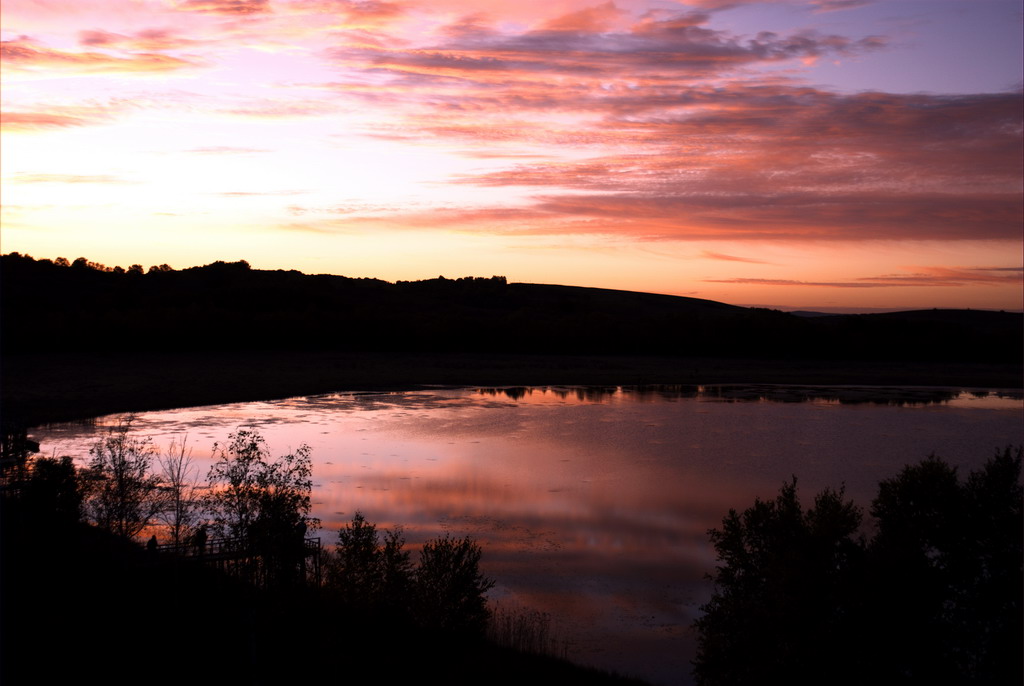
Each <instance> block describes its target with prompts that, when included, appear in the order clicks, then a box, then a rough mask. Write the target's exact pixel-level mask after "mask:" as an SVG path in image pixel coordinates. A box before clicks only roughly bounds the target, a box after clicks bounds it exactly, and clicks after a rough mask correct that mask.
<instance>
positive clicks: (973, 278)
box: [704, 267, 1024, 288]
mask: <svg viewBox="0 0 1024 686" xmlns="http://www.w3.org/2000/svg"><path fill="white" fill-rule="evenodd" d="M921 269H922V270H923V271H921V272H918V273H914V274H889V275H885V276H865V277H861V278H858V279H856V280H854V281H797V280H791V279H748V278H735V279H704V282H705V283H731V284H743V285H756V286H825V287H829V288H892V287H907V286H916V287H937V286H942V287H949V286H957V287H960V286H975V285H978V284H989V285H1013V284H1024V269H1021V268H1019V267H979V268H973V269H967V268H963V267H923V268H921ZM991 272H1007V273H997V274H992V273H991Z"/></svg>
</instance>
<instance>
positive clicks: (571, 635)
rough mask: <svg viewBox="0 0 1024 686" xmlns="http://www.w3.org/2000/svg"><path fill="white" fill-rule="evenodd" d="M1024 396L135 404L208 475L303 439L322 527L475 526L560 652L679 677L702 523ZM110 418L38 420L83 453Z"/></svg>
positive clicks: (918, 449)
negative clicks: (254, 441)
mask: <svg viewBox="0 0 1024 686" xmlns="http://www.w3.org/2000/svg"><path fill="white" fill-rule="evenodd" d="M1022 419H1024V401H1022V399H1021V396H1020V394H1019V393H1017V394H1012V395H1007V394H998V393H989V394H987V395H985V394H981V393H967V392H960V391H957V390H949V391H943V392H936V391H934V390H922V389H853V388H844V389H821V388H806V387H780V386H774V387H769V386H764V387H739V386H731V387H716V388H707V389H699V390H697V389H683V388H665V387H662V388H656V389H630V388H605V389H594V388H532V389H522V388H518V389H477V390H472V389H446V388H439V389H434V390H425V391H416V392H404V393H387V394H376V393H375V394H345V393H339V394H333V395H325V396H316V397H304V398H291V399H288V400H278V401H269V402H256V403H239V404H232V405H221V406H212V407H200V408H187V409H179V410H169V411H164V412H151V413H146V414H142V415H140V416H139V417H138V419H137V421H136V424H135V426H136V429H137V433H138V434H139V435H144V436H150V437H151V438H152V440H153V443H154V445H155V446H157V447H160V448H166V447H167V446H168V445H169V443H170V441H171V439H172V438H177V439H178V440H179V441H180V440H181V438H182V436H183V435H185V434H187V435H188V443H189V445H190V446H192V447H193V457H194V458H195V460H196V462H197V463H198V464H199V472H200V474H201V475H202V476H205V473H206V469H207V468H208V466H209V457H210V450H211V447H212V445H213V443H214V442H215V441H221V442H225V441H226V440H227V437H228V434H229V433H230V432H232V431H233V430H234V429H235V428H237V427H238V426H240V425H255V426H257V427H259V429H260V430H261V432H262V434H263V435H264V437H265V438H266V439H267V442H268V444H269V446H270V449H271V452H272V453H273V454H274V455H275V456H276V455H280V454H284V453H287V452H290V451H291V450H293V449H294V448H297V447H298V446H299V445H300V444H301V443H308V444H309V445H310V446H311V447H312V449H313V459H314V482H315V493H314V501H315V504H314V509H315V512H314V514H315V515H316V516H318V517H320V519H321V520H322V521H323V525H324V527H323V531H322V532H321V536H323V538H324V541H325V543H333V542H334V539H335V532H336V530H337V529H338V528H339V527H340V526H342V525H343V524H344V523H345V522H347V521H349V520H350V519H351V517H352V515H353V514H354V513H355V512H356V511H357V510H360V511H362V512H363V513H364V514H365V515H366V517H367V519H368V520H370V521H372V522H375V523H377V524H378V526H380V527H390V526H393V525H395V524H400V525H402V526H404V528H405V532H406V537H407V539H408V542H409V544H410V545H411V546H412V547H413V548H415V547H416V546H418V545H419V544H421V543H422V542H423V541H424V540H426V539H428V538H431V537H434V536H437V535H439V534H441V533H443V532H446V531H448V532H451V533H453V534H455V535H458V536H461V535H465V534H470V535H472V536H475V537H476V538H477V540H478V541H479V542H480V543H481V544H482V546H483V548H484V558H483V562H482V565H483V567H484V571H485V572H486V573H487V574H489V575H490V576H492V577H493V578H495V579H496V580H497V581H498V584H497V586H496V587H495V589H494V590H493V591H492V592H491V596H492V599H493V600H494V601H496V602H498V603H500V604H502V605H505V606H515V605H521V606H526V607H530V608H535V609H540V610H544V611H546V612H549V613H551V615H552V616H553V617H554V620H553V630H554V631H555V632H556V633H557V634H559V635H560V636H561V637H562V638H563V639H565V640H566V641H567V642H568V654H569V657H570V658H571V659H574V660H576V661H578V662H581V663H585V664H592V665H596V666H601V667H606V668H613V669H616V670H618V671H621V672H625V673H629V674H635V675H637V676H641V677H644V678H647V679H650V680H651V681H653V682H655V683H663V684H670V683H689V682H690V676H689V661H690V660H691V659H692V658H693V655H694V650H695V644H694V637H693V634H692V631H691V630H690V628H689V627H690V624H691V623H692V621H693V619H694V618H695V616H696V614H697V612H698V608H699V606H700V605H701V604H702V603H703V602H705V601H706V600H707V599H708V597H709V595H710V590H711V589H710V586H709V584H708V582H706V581H705V580H704V579H703V577H704V575H705V574H706V573H708V572H710V571H711V570H712V569H713V567H714V551H713V549H712V548H711V546H710V545H709V543H708V541H707V530H708V529H709V528H711V527H715V526H718V525H720V524H721V520H722V517H723V516H724V515H725V514H726V512H727V511H728V510H729V508H737V509H743V508H745V507H747V506H749V505H751V504H752V503H753V500H754V498H755V497H762V498H770V497H772V496H773V495H774V494H775V493H776V492H777V490H778V488H779V486H780V485H781V484H782V482H783V481H784V480H786V479H789V478H790V476H792V475H796V476H797V477H798V478H799V486H800V491H801V493H802V494H803V496H804V499H805V502H809V501H810V498H811V497H812V496H813V494H814V493H815V492H816V491H817V490H819V489H821V488H822V487H824V486H836V487H838V486H839V485H842V484H845V486H846V491H847V494H848V496H850V497H851V498H853V499H854V501H855V502H857V503H858V504H860V505H862V506H864V507H866V506H867V505H868V504H869V503H870V500H871V498H872V497H873V495H874V493H875V490H876V487H877V483H878V481H879V480H880V479H883V478H888V477H890V476H893V475H894V474H895V473H896V472H897V471H898V470H899V469H900V468H901V467H902V466H903V465H905V464H907V463H912V462H917V461H919V460H921V459H923V458H924V457H926V456H927V455H929V454H930V453H933V452H934V453H936V454H937V455H940V456H942V457H944V458H946V459H947V460H948V461H950V462H951V463H953V464H956V465H959V466H960V469H961V473H965V472H966V471H969V470H970V469H972V468H976V467H978V466H980V465H981V464H982V463H983V462H984V461H985V460H986V459H987V458H989V457H990V456H991V455H992V454H993V453H994V451H995V450H996V448H998V447H1002V446H1005V445H1007V444H1020V443H1022V442H1024V428H1022V426H1024V423H1022ZM115 422H116V417H105V418H100V419H99V420H97V422H96V425H95V426H92V425H81V424H79V425H56V426H50V427H45V428H40V429H38V430H36V431H35V432H34V434H33V437H34V438H35V439H36V440H38V441H40V443H41V452H42V454H46V455H49V454H52V453H56V454H58V455H63V454H69V455H73V456H75V457H76V458H78V459H80V460H82V461H83V462H84V461H85V460H86V459H87V457H88V447H89V445H90V444H91V442H92V441H94V440H95V438H96V437H97V436H98V435H99V434H100V433H102V432H103V431H105V430H106V427H107V426H109V425H110V424H112V423H115Z"/></svg>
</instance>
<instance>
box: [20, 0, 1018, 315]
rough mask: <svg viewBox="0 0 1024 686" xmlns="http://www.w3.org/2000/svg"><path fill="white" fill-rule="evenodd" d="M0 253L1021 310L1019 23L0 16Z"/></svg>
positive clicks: (207, 3) (384, 5) (137, 2)
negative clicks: (245, 264) (0, 40)
mask: <svg viewBox="0 0 1024 686" xmlns="http://www.w3.org/2000/svg"><path fill="white" fill-rule="evenodd" d="M0 26H2V38H3V63H2V76H3V80H2V110H3V114H2V165H0V171H2V189H0V190H2V204H3V209H2V212H3V214H2V249H3V252H5V253H6V252H11V251H19V252H22V253H27V254H30V255H32V256H34V257H37V258H43V257H47V258H51V259H52V258H56V257H58V256H63V257H67V258H68V259H72V260H73V259H75V258H76V257H79V256H84V257H87V258H88V259H90V260H93V261H97V262H102V263H105V264H108V265H115V264H119V265H122V266H128V265H129V264H132V263H141V264H143V265H144V266H149V265H151V264H159V263H168V264H170V265H171V266H172V267H175V268H182V267H189V266H193V265H200V264H206V263H209V262H212V261H214V260H227V261H233V260H238V259H245V260H248V261H249V262H250V263H251V264H252V265H253V267H257V268H264V269H278V268H283V269H293V268H294V269H299V270H301V271H304V272H307V273H332V274H344V275H346V276H372V277H377V278H382V279H387V280H391V281H393V280H397V279H423V278H432V277H435V276H437V275H439V274H443V275H445V276H447V277H458V276H466V275H475V276H491V275H493V274H501V275H505V276H507V277H508V279H509V280H510V281H520V282H534V283H562V284H571V285H580V286H598V287H605V288H620V289H628V290H639V291H651V292H658V293H670V294H676V295H688V296H695V297H701V298H710V299H714V300H722V301H725V302H729V303H734V304H747V305H754V304H756V305H767V306H773V307H783V308H814V309H834V310H841V309H843V308H862V309H868V308H904V309H908V308H917V307H972V308H989V309H1014V310H1020V309H1021V307H1022V305H1024V302H1022V299H1024V295H1022V250H1024V238H1022V179H1024V174H1022V116H1024V114H1022V110H1024V108H1022V93H1021V88H1022V57H1021V55H1022V40H1021V36H1022V13H1021V4H1020V1H1019V0H688V1H685V2H673V1H669V0H613V1H607V2H601V1H600V0H423V1H419V0H414V1H406V0H395V1H394V2H386V1H379V0H363V1H346V0H36V1H29V0H4V2H3V3H2V21H0Z"/></svg>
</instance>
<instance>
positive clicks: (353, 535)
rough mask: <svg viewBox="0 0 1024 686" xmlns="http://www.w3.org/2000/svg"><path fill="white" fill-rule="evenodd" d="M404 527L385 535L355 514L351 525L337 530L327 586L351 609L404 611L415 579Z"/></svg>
mask: <svg viewBox="0 0 1024 686" xmlns="http://www.w3.org/2000/svg"><path fill="white" fill-rule="evenodd" d="M404 545H405V539H404V538H403V537H402V530H401V528H395V529H392V530H390V531H385V532H384V541H383V544H382V543H381V539H380V536H379V534H378V533H377V527H376V526H375V525H373V524H371V523H370V522H367V521H366V518H365V517H363V514H362V513H361V512H356V514H355V516H354V517H353V518H352V523H351V524H348V525H346V526H344V527H343V528H342V529H340V530H339V531H338V549H337V553H336V555H335V557H334V559H333V560H332V564H331V569H330V571H329V578H328V583H329V584H330V585H331V586H333V587H334V588H335V589H336V590H337V591H338V593H339V595H340V596H341V597H342V599H343V600H344V601H345V602H346V603H348V604H349V605H351V606H354V607H358V608H363V609H369V608H384V609H389V610H394V611H398V610H405V609H407V608H405V607H404V605H405V602H406V601H407V600H408V593H409V591H410V584H411V579H412V562H411V561H410V558H409V553H408V551H405V550H403V546H404Z"/></svg>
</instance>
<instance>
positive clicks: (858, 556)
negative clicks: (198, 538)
mask: <svg viewBox="0 0 1024 686" xmlns="http://www.w3.org/2000/svg"><path fill="white" fill-rule="evenodd" d="M1021 458H1022V451H1021V448H1019V447H1018V448H1016V449H1011V448H1006V449H1004V450H1002V451H998V452H997V453H996V454H995V456H993V457H992V458H991V459H990V460H989V461H988V462H987V463H986V464H985V465H984V467H982V468H981V469H979V470H977V471H973V472H971V473H970V474H968V475H967V477H966V479H961V478H960V477H959V475H958V474H957V470H956V469H955V468H953V467H951V466H949V465H948V464H947V463H946V462H945V461H943V460H941V459H939V458H937V457H934V456H932V457H930V458H928V459H926V460H924V461H922V462H921V463H919V464H916V465H909V466H907V467H905V468H904V469H903V470H902V471H901V472H900V473H899V474H898V475H897V476H896V477H894V478H891V479H887V480H884V481H882V482H881V484H880V485H879V488H878V495H877V496H876V497H875V499H874V500H873V501H872V503H871V507H870V514H871V521H870V527H868V529H869V530H870V531H871V533H872V535H871V536H870V537H868V536H866V535H865V530H864V528H863V527H862V524H864V518H863V512H862V511H861V509H860V508H859V507H857V506H856V505H855V504H854V503H853V502H851V501H849V500H846V499H845V498H844V494H843V490H842V489H841V488H840V489H839V490H833V489H826V490H824V491H822V492H820V493H819V494H817V495H816V496H815V498H814V502H813V505H812V506H811V507H809V508H806V509H805V508H804V506H803V505H802V504H801V503H800V499H799V497H798V494H797V481H796V478H795V477H794V478H793V480H792V481H790V482H788V483H785V484H784V485H783V486H782V488H781V489H780V491H779V494H778V495H777V496H776V497H775V498H774V499H773V500H764V501H762V500H757V501H755V503H754V505H753V506H752V507H750V508H748V509H746V510H744V511H743V512H742V513H739V512H737V511H735V510H731V511H730V512H729V514H728V515H727V516H726V517H725V519H724V520H723V522H722V527H721V528H720V529H713V530H711V531H710V532H709V533H710V537H711V541H712V543H713V544H714V547H715V550H716V552H717V556H718V563H719V564H718V566H717V568H716V570H715V572H714V575H713V576H712V577H711V579H712V580H713V581H714V584H715V590H714V594H713V596H712V598H711V600H710V602H709V603H707V604H706V605H705V606H704V607H703V608H702V610H703V616H702V617H701V618H700V619H698V620H697V622H696V625H695V628H696V629H697V633H698V638H699V652H698V655H697V659H696V660H695V662H694V674H695V676H696V677H697V681H698V683H700V684H702V685H708V686H710V685H722V684H751V683H788V684H821V683H830V684H851V685H853V684H864V683H886V684H939V683H941V684H991V685H996V684H1007V685H1009V684H1020V683H1021V682H1022V664H1021V646H1022V645H1024V617H1022V613H1024V599H1022V594H1024V555H1022V543H1024V489H1022V486H1021V482H1020V477H1021Z"/></svg>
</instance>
